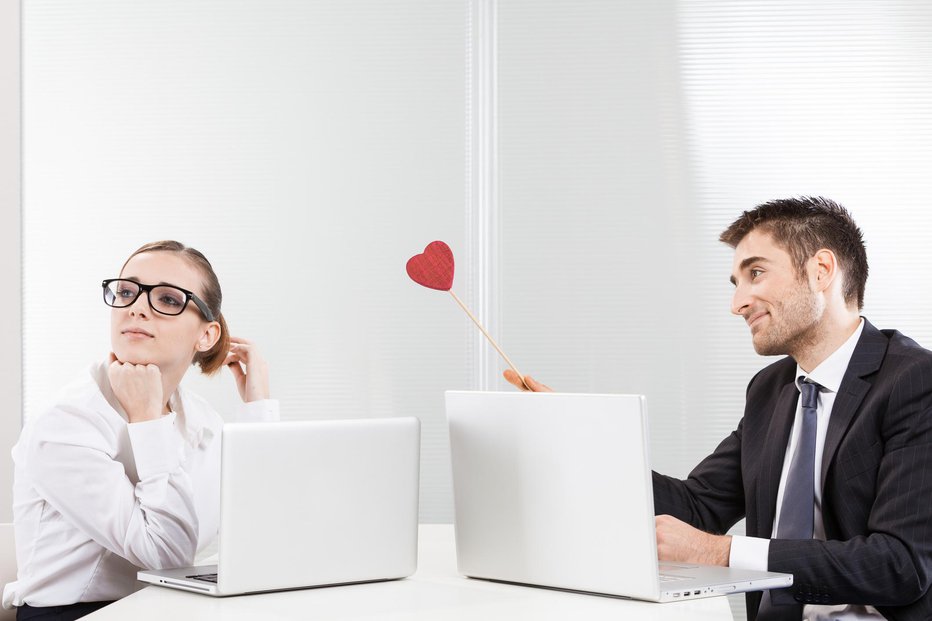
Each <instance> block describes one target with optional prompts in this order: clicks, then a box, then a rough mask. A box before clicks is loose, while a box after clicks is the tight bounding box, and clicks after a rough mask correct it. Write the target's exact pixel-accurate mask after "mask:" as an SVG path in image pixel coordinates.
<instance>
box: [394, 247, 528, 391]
mask: <svg viewBox="0 0 932 621" xmlns="http://www.w3.org/2000/svg"><path fill="white" fill-rule="evenodd" d="M405 270H407V272H408V276H410V277H411V280H413V281H414V282H416V283H417V284H419V285H422V286H424V287H427V288H428V289H436V290H437V291H446V292H447V293H449V294H450V295H451V296H453V299H454V300H455V301H456V303H457V304H459V305H460V308H462V309H463V310H464V311H465V312H466V314H467V315H469V318H470V319H472V321H473V323H474V324H476V327H477V328H479V330H480V331H481V332H482V334H483V335H484V336H485V338H487V339H488V340H489V343H490V344H491V345H492V347H494V348H495V351H497V352H498V353H499V354H500V355H501V357H502V358H504V359H505V362H507V363H508V366H510V367H511V369H512V370H513V371H514V372H515V373H517V374H518V377H520V378H521V382H522V383H524V387H525V388H526V389H527V390H530V387H529V386H528V385H527V383H526V382H524V376H523V375H521V372H520V371H518V369H517V367H515V365H514V363H513V362H512V361H511V359H510V358H509V357H508V356H506V355H505V352H503V351H502V348H501V347H499V345H498V343H496V342H495V339H493V338H492V337H491V336H489V333H488V332H486V330H485V328H484V327H483V326H482V324H481V323H480V322H479V320H478V319H476V316H475V315H473V314H472V311H470V310H469V309H468V308H466V305H465V304H463V301H462V300H460V299H459V297H457V295H456V294H455V293H453V251H452V250H450V247H449V246H447V245H446V244H445V243H443V242H442V241H434V242H430V243H429V244H427V247H426V248H424V252H422V253H421V254H416V255H414V256H413V257H411V258H410V259H408V263H407V264H406V265H405Z"/></svg>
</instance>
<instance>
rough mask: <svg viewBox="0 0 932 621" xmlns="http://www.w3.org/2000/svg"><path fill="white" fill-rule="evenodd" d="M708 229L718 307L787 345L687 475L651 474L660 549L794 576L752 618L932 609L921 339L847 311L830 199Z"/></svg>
mask: <svg viewBox="0 0 932 621" xmlns="http://www.w3.org/2000/svg"><path fill="white" fill-rule="evenodd" d="M720 239H721V241H723V242H725V243H726V244H728V245H730V246H731V247H733V248H734V249H735V255H734V263H733V267H732V276H731V281H732V283H733V284H734V285H735V294H734V298H733V300H732V309H731V310H732V312H733V313H734V314H736V315H740V316H741V317H743V318H744V320H745V321H746V322H747V324H748V327H749V328H750V330H751V339H752V341H753V343H754V349H755V351H757V353H759V354H761V355H778V354H780V355H786V356H788V357H787V358H784V359H782V360H780V361H779V362H776V363H774V364H772V365H770V366H768V367H766V368H764V369H763V370H761V371H760V372H759V373H758V374H757V375H755V376H754V378H753V379H751V382H750V384H748V388H747V399H746V404H745V411H744V417H743V418H742V419H741V421H740V422H739V423H738V427H737V429H736V430H735V431H734V432H733V433H732V434H731V435H730V436H729V437H728V438H726V439H725V440H724V441H723V442H722V443H721V444H720V445H719V446H718V448H716V449H715V451H714V452H713V453H712V454H711V455H710V456H708V457H707V458H705V459H704V460H703V461H702V462H701V463H700V464H699V465H698V466H697V467H696V468H695V469H694V470H693V471H692V472H691V473H690V474H689V476H688V478H687V479H686V480H685V481H683V480H678V479H673V478H671V477H667V476H663V475H660V474H657V473H654V477H653V484H654V507H655V510H656V513H657V518H656V531H657V548H658V554H659V556H660V559H661V560H668V561H686V562H700V563H707V564H717V565H726V566H727V565H731V566H735V567H743V568H746V569H763V570H769V571H778V572H786V573H791V574H793V577H794V584H793V587H791V588H788V589H781V590H774V591H770V592H764V593H760V592H757V593H749V594H747V608H748V618H749V619H752V620H753V619H758V620H759V621H772V620H777V619H779V620H781V621H782V620H790V619H792V620H793V621H799V620H800V619H806V620H816V619H819V620H822V619H846V620H855V619H857V620H862V619H883V618H887V619H896V620H912V619H916V620H919V619H923V620H928V619H932V592H930V585H932V352H930V351H928V350H926V349H923V348H921V347H920V346H919V345H917V344H916V343H915V342H914V341H912V340H911V339H909V338H907V337H905V336H903V335H902V334H900V333H899V332H897V331H895V330H878V329H876V328H875V327H874V326H872V325H871V324H870V323H869V322H868V321H867V320H866V319H863V318H861V317H860V315H859V312H860V310H861V308H862V307H863V304H864V285H865V282H866V280H867V270H868V268H867V257H866V252H865V249H864V242H863V238H862V235H861V231H860V229H859V228H858V227H857V225H856V224H855V223H854V221H853V220H852V219H851V217H850V215H849V214H848V212H847V211H846V210H845V209H844V208H843V207H842V206H840V205H838V204H837V203H835V202H833V201H831V200H828V199H824V198H808V197H807V198H799V199H785V200H776V201H771V202H768V203H765V204H763V205H760V206H758V207H756V208H755V209H753V210H751V211H748V212H745V213H743V214H742V215H741V217H740V218H738V219H737V220H736V221H735V222H734V223H732V224H731V226H729V227H728V228H727V229H726V230H725V232H724V233H722V235H721V237H720ZM505 377H506V379H508V381H510V382H511V383H513V384H516V385H519V384H520V378H518V376H517V375H516V374H514V373H513V372H512V371H506V372H505ZM525 380H526V382H527V384H528V386H529V387H530V388H531V389H533V390H549V388H548V387H547V386H545V385H543V384H540V383H538V382H536V381H534V380H533V379H532V378H529V377H526V378H525ZM519 387H520V386H519ZM741 518H747V522H746V532H747V535H748V536H746V537H738V536H735V537H731V536H727V535H724V534H723V533H725V532H726V531H727V530H728V529H729V528H730V527H731V526H732V525H733V524H735V523H736V522H737V521H738V520H740V519H741Z"/></svg>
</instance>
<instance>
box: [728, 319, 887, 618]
mask: <svg viewBox="0 0 932 621" xmlns="http://www.w3.org/2000/svg"><path fill="white" fill-rule="evenodd" d="M863 330H864V320H863V319H861V323H860V324H859V325H858V327H857V329H856V330H855V331H854V333H853V334H852V335H851V336H850V337H848V340H847V341H845V342H844V343H843V344H842V345H841V347H839V348H838V349H836V350H835V351H834V352H833V353H832V355H830V356H829V357H828V358H826V359H825V360H824V361H823V362H822V364H820V365H819V366H817V367H816V368H814V369H813V370H812V372H811V373H806V372H805V371H804V370H803V369H802V368H800V367H799V365H797V366H796V378H797V380H796V389H797V390H799V382H800V381H801V380H800V379H799V378H804V379H809V380H812V381H813V382H816V383H817V384H819V385H821V386H822V390H821V391H819V402H818V405H817V406H816V412H817V415H818V423H817V426H816V446H815V466H816V467H815V468H814V473H813V476H814V478H815V480H814V484H815V487H814V490H815V507H814V511H815V515H814V518H815V519H814V521H813V531H814V532H813V535H812V537H813V539H819V540H822V541H825V524H824V523H823V522H822V469H821V468H820V467H819V464H821V463H822V453H823V449H824V448H825V436H826V434H827V433H828V422H829V420H830V419H831V416H832V407H833V406H834V405H835V396H836V395H837V394H838V389H839V388H840V387H841V380H842V379H843V378H844V376H845V371H847V369H848V364H849V363H850V362H851V356H852V354H854V348H855V346H856V345H857V343H858V339H859V338H860V337H861V332H862V331H863ZM801 421H802V406H801V405H800V403H799V400H798V399H797V402H796V417H795V419H794V420H793V428H792V430H791V431H790V441H789V444H788V445H787V447H786V455H785V456H784V458H783V472H782V474H781V475H780V487H779V488H778V489H777V508H776V515H775V516H774V519H773V531H772V532H774V533H776V532H777V526H778V525H779V524H780V512H781V509H782V507H783V493H784V489H785V486H786V477H787V473H788V472H789V470H790V462H791V461H792V459H793V453H794V452H795V451H796V445H797V444H798V443H799V433H800V428H801V426H802V422H801ZM769 552H770V539H762V538H760V537H741V536H734V537H732V540H731V557H730V559H729V564H730V565H731V566H732V567H738V568H742V569H759V570H762V571H767V569H768V567H767V559H768V555H769ZM802 618H803V620H804V621H828V620H829V619H831V620H833V621H863V620H866V619H883V615H881V614H880V613H879V612H877V610H876V609H875V608H874V607H873V606H853V605H845V604H839V605H833V606H823V605H814V604H810V605H806V606H804V607H803V617H802Z"/></svg>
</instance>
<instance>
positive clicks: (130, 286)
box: [104, 280, 188, 315]
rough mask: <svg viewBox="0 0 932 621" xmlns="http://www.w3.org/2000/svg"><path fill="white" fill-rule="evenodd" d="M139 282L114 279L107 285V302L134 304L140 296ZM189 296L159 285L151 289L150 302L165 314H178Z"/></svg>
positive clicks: (119, 305)
mask: <svg viewBox="0 0 932 621" xmlns="http://www.w3.org/2000/svg"><path fill="white" fill-rule="evenodd" d="M139 293H140V288H139V284H138V283H135V282H133V281H132V280H114V281H113V282H111V283H110V284H108V285H107V288H106V290H105V291H104V295H105V297H106V300H107V304H109V305H110V306H115V307H117V308H122V307H125V306H129V305H130V304H132V303H133V302H134V301H135V300H136V298H137V297H139ZM187 301H188V296H187V295H185V293H184V291H181V290H180V289H176V288H175V287H169V286H166V285H159V286H157V287H152V289H151V290H150V291H149V304H150V305H151V306H152V309H153V310H155V311H158V312H160V313H162V314H164V315H178V314H180V313H181V311H183V310H184V307H185V304H186V303H187Z"/></svg>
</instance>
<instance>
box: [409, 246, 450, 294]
mask: <svg viewBox="0 0 932 621" xmlns="http://www.w3.org/2000/svg"><path fill="white" fill-rule="evenodd" d="M405 269H406V270H407V272H408V276H410V277H411V280H413V281H414V282H416V283H417V284H419V285H423V286H425V287H427V288H428V289H436V290H437V291H449V290H450V289H451V288H452V287H453V251H452V250H450V247H449V246H447V245H446V244H445V243H443V242H442V241H435V242H430V243H429V244H427V247H426V248H424V252H423V253H421V254H416V255H414V256H413V257H411V258H410V259H408V263H407V265H405Z"/></svg>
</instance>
